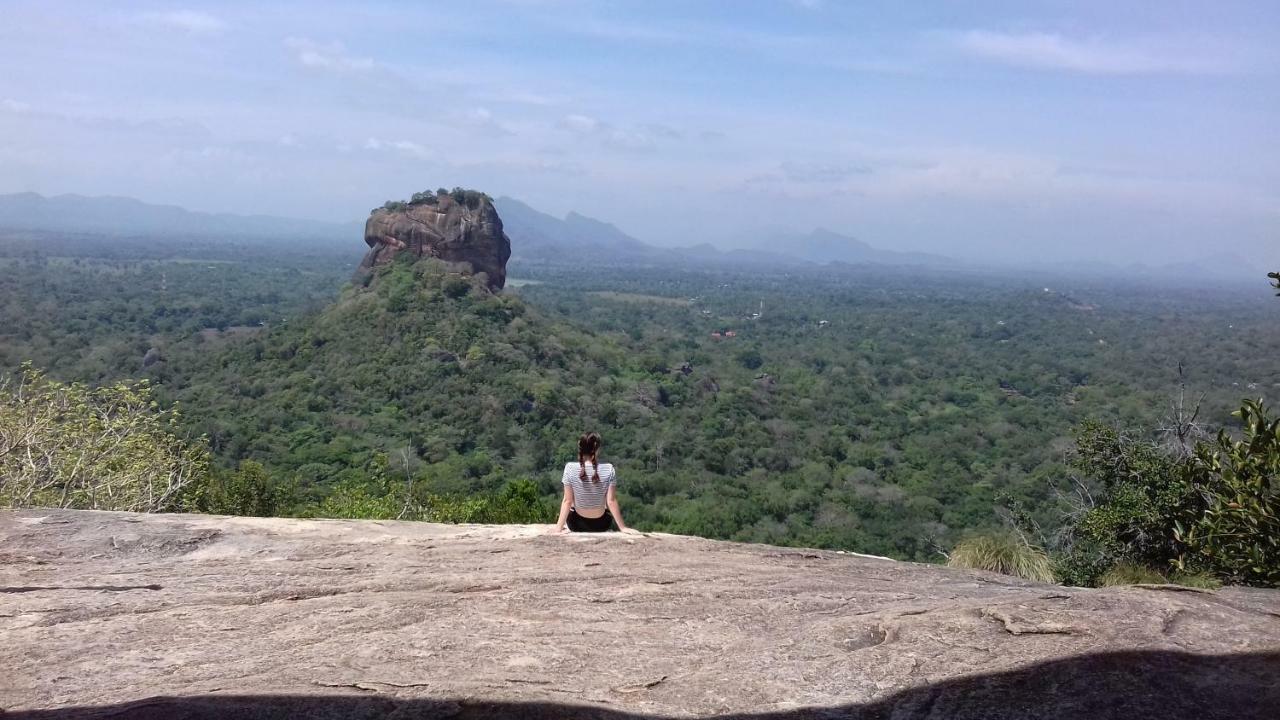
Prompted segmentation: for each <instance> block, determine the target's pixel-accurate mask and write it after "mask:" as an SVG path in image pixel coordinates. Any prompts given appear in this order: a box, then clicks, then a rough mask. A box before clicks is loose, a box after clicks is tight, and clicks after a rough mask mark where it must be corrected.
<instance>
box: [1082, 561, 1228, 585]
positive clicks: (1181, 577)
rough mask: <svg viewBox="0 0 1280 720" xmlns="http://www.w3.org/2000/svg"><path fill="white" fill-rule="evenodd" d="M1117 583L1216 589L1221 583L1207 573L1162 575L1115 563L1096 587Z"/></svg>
mask: <svg viewBox="0 0 1280 720" xmlns="http://www.w3.org/2000/svg"><path fill="white" fill-rule="evenodd" d="M1117 585H1181V586H1183V587H1193V588H1200V589H1203V590H1217V589H1218V588H1220V587H1222V583H1221V582H1220V581H1219V580H1218V579H1217V578H1215V577H1213V576H1212V575H1209V574H1208V573H1202V572H1200V573H1174V574H1173V575H1167V576H1166V575H1164V574H1162V573H1160V572H1158V571H1156V570H1152V569H1151V568H1149V567H1147V566H1145V565H1138V564H1137V563H1126V562H1122V563H1117V564H1116V565H1115V566H1113V567H1112V568H1111V569H1110V570H1108V571H1106V572H1105V573H1103V574H1102V577H1100V578H1098V587H1115V586H1117Z"/></svg>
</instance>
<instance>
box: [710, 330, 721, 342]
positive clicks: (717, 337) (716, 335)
mask: <svg viewBox="0 0 1280 720" xmlns="http://www.w3.org/2000/svg"><path fill="white" fill-rule="evenodd" d="M711 337H713V338H715V339H717V340H719V339H720V333H718V332H713V333H711Z"/></svg>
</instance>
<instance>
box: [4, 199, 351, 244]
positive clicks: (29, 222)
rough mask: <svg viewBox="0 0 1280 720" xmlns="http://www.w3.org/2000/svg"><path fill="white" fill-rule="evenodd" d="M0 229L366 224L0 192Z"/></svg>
mask: <svg viewBox="0 0 1280 720" xmlns="http://www.w3.org/2000/svg"><path fill="white" fill-rule="evenodd" d="M0 228H7V229H15V230H45V231H58V232H84V233H103V234H111V235H175V236H202V237H218V236H221V237H308V238H325V239H334V240H352V239H355V238H359V237H360V236H361V233H362V232H363V223H362V222H351V223H326V222H320V221H316V220H300V219H296V218H283V217H274V216H270V215H230V214H226V213H204V212H195V211H192V210H186V209H183V208H180V207H176V206H173V205H152V204H150V203H145V202H142V201H141V200H135V199H133V198H125V197H87V196H84V195H57V196H54V197H45V196H43V195H38V194H36V193H17V194H13V195H0Z"/></svg>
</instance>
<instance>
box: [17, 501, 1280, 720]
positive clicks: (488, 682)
mask: <svg viewBox="0 0 1280 720" xmlns="http://www.w3.org/2000/svg"><path fill="white" fill-rule="evenodd" d="M546 529H547V528H546V527H545V526H478V525H436V524H427V523H408V522H380V521H338V520H291V519H276V518H262V519H259V518H231V517H213V516H204V515H135V514H129V513H107V512H87V511H56V510H48V511H30V510H28V511H2V512H0V708H4V710H5V712H4V713H0V716H3V717H4V718H6V720H8V719H9V718H22V719H24V720H35V719H36V718H99V717H101V718H106V717H111V718H122V717H139V718H268V717H270V718H287V717H333V718H338V717H342V718H346V717H360V718H388V719H389V718H410V717H458V718H470V717H495V716H506V717H545V718H561V717H574V718H578V717H581V718H611V719H622V718H628V719H630V718H649V717H661V718H683V717H742V716H750V717H754V718H776V719H778V720H781V719H784V718H785V719H787V720H793V719H795V720H798V719H799V718H828V717H849V718H900V717H901V718H908V717H911V718H914V717H927V718H1083V717H1087V718H1095V719H1096V718H1113V717H1114V718H1145V717H1152V718H1177V717H1187V718H1193V717H1194V718H1232V719H1236V718H1278V717H1280V594H1278V593H1276V592H1273V591H1260V590H1248V589H1243V588H1228V589H1224V590H1220V591H1217V592H1204V591H1192V590H1185V589H1177V588H1171V587H1166V586H1140V587H1127V588H1110V589H1102V590H1088V589H1077V588H1064V587H1058V586H1053V585H1042V584H1037V583H1031V582H1024V581H1020V580H1017V579H1014V578H1009V577H1004V576H1000V575H992V574H986V573H978V572H967V571H961V570H954V569H949V568H945V567H938V566H933V565H921V564H913V563H902V562H895V561H892V560H885V559H878V558H873V557H867V556H858V555H854V554H847V553H839V552H830V551H814V550H798V549H792V548H777V547H770V546H764V545H744V544H737V543H728V542H718V541H711V540H703V539H698V538H689V537H678V536H672V535H662V534H649V535H625V534H616V533H610V534H604V535H582V534H575V535H569V536H553V535H548V534H546Z"/></svg>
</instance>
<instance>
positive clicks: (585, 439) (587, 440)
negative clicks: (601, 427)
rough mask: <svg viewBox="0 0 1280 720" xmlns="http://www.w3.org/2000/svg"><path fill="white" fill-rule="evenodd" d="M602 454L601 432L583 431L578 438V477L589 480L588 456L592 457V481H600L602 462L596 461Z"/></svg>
mask: <svg viewBox="0 0 1280 720" xmlns="http://www.w3.org/2000/svg"><path fill="white" fill-rule="evenodd" d="M599 454H600V433H593V432H587V433H582V437H580V438H578V477H579V478H580V479H581V480H582V482H586V481H587V458H590V459H591V482H600V464H599V463H598V462H597V461H596V458H597V456H598V455H599Z"/></svg>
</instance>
